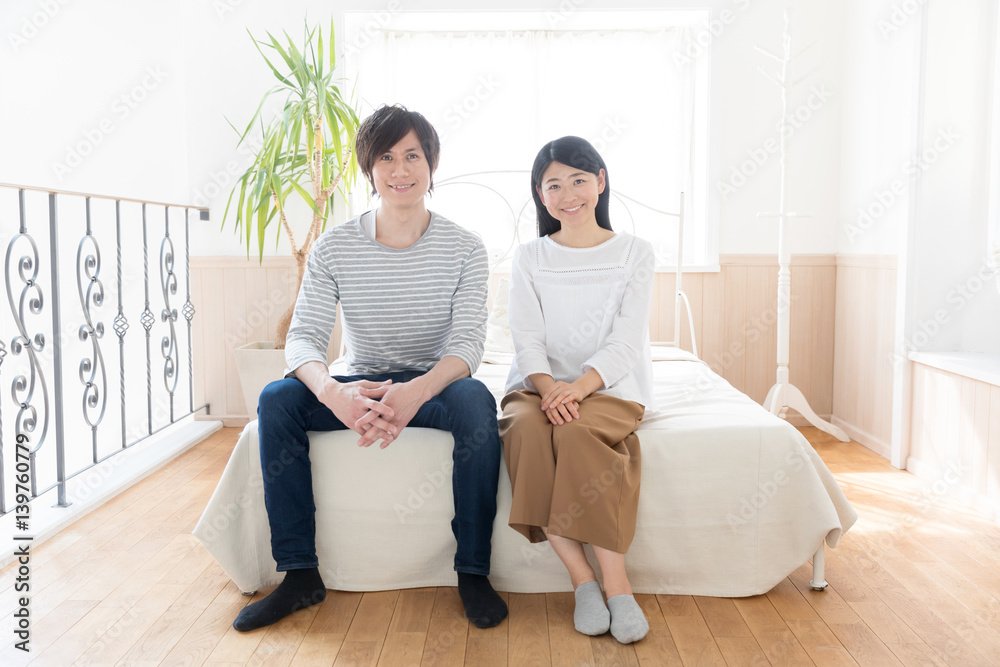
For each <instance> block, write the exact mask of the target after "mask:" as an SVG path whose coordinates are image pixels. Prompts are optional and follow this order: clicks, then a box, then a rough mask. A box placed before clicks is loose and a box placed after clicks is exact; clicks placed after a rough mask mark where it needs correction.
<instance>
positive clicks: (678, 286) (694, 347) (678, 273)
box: [340, 170, 828, 591]
mask: <svg viewBox="0 0 1000 667" xmlns="http://www.w3.org/2000/svg"><path fill="white" fill-rule="evenodd" d="M494 174H530V172H528V171H527V170H523V171H522V170H504V171H479V172H473V173H468V174H461V175H458V176H453V177H451V178H447V179H443V180H441V181H439V182H438V183H437V188H438V189H439V190H440V188H441V187H442V186H447V185H473V186H477V187H482V188H486V189H487V190H490V191H492V192H493V193H495V194H496V195H497V196H499V197H500V198H501V199H502V200H503V202H504V203H505V204H506V206H507V208H508V210H509V211H510V214H511V218H512V227H513V228H514V230H515V233H514V238H513V242H512V244H511V247H510V248H509V249H508V251H507V252H510V251H511V250H512V249H513V247H514V243H516V241H517V231H516V230H517V220H518V218H519V217H520V216H521V214H522V213H523V212H524V209H525V208H526V207H527V206H528V205H529V204H532V203H533V200H531V199H529V200H528V201H527V202H525V204H524V205H523V206H522V207H521V209H520V210H519V211H518V212H517V213H514V207H513V206H511V204H510V202H509V201H508V200H507V198H506V197H505V196H504V195H503V194H502V193H501V192H500V191H498V190H497V189H496V188H493V187H490V186H489V185H485V184H483V183H478V182H476V181H473V180H468V179H470V178H472V177H474V176H486V175H494ZM612 196H614V197H616V198H617V199H618V200H619V201H621V202H622V204H623V205H624V206H625V208H626V210H628V204H627V203H626V202H625V201H624V200H628V201H631V202H633V203H635V204H638V205H639V206H643V207H645V208H648V209H650V210H652V211H655V212H656V213H660V214H662V215H666V216H668V217H672V218H676V219H677V267H676V270H675V273H674V275H675V277H676V279H675V289H674V335H673V339H672V340H668V341H655V342H653V343H652V345H654V346H657V347H676V348H678V349H680V347H681V306H682V304H683V306H684V310H685V312H686V313H687V323H688V332H689V335H690V336H691V352H692V353H693V354H694V355H695V356H696V357H697V356H698V341H697V338H696V337H695V331H694V317H693V315H692V312H691V302H690V300H689V299H688V296H687V294H686V293H685V292H684V282H683V280H684V268H683V264H684V262H683V253H684V212H685V211H684V192H681V193H679V195H678V203H677V208H678V210H677V211H676V212H671V211H661V210H658V209H654V208H652V207H651V206H648V205H647V204H644V203H642V202H640V201H637V200H635V199H632V198H631V197H628V196H626V195H622V194H619V193H615V192H612ZM629 215H631V212H630V211H629ZM493 268H494V267H491V269H490V271H491V272H492V271H493ZM343 340H344V339H343V338H342V339H341V349H340V355H341V356H343V354H344V351H345V348H344V342H343ZM699 358H700V357H699ZM825 547H826V542H825V540H824V541H823V542H821V543H820V545H819V548H818V549H817V550H816V553H814V554H813V562H812V567H813V576H812V579H810V581H809V585H810V586H811V587H812V589H813V590H814V591H824V590H826V588H827V586H828V583H827V581H826V579H825Z"/></svg>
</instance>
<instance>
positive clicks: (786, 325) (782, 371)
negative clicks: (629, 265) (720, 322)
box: [756, 6, 850, 442]
mask: <svg viewBox="0 0 1000 667" xmlns="http://www.w3.org/2000/svg"><path fill="white" fill-rule="evenodd" d="M791 14H792V9H791V6H789V7H787V8H786V9H785V13H784V18H785V32H784V35H783V38H782V47H783V53H782V55H781V56H777V55H775V54H773V53H771V52H770V51H768V50H766V49H763V48H761V47H760V46H757V47H756V49H757V51H759V52H761V53H763V54H764V55H766V56H768V57H770V58H773V59H774V60H776V61H777V62H778V63H780V64H781V72H780V73H779V74H778V75H777V76H772V75H770V74H768V73H767V72H766V71H764V69H763V68H761V67H759V66H758V68H757V69H758V70H760V72H761V74H763V75H764V76H766V77H767V78H768V79H770V80H771V81H773V82H774V83H775V84H777V86H778V89H779V90H780V91H781V118H782V127H788V122H789V118H788V95H789V93H790V92H791V91H792V90H794V89H795V87H796V86H797V85H798V84H799V83H801V82H802V80H803V79H805V78H807V77H808V76H810V75H811V74H813V73H814V72H815V71H816V69H819V68H816V69H814V70H812V71H810V72H809V73H808V74H805V75H803V76H801V77H799V78H798V79H795V80H794V81H793V80H790V78H789V77H790V71H789V70H790V66H791V62H792V59H793V57H798V56H800V55H801V54H802V53H803V52H804V51H805V50H806V49H808V48H810V47H811V46H813V44H815V42H812V43H810V44H809V45H807V46H805V47H803V48H802V49H800V50H799V51H798V52H797V53H795V54H794V55H793V54H792V19H791ZM820 67H822V65H821V66H820ZM779 155H780V158H781V184H780V194H779V199H778V212H777V213H758V214H757V217H759V218H777V219H778V373H777V382H776V383H775V385H774V386H773V387H771V389H770V390H769V391H768V392H767V398H765V399H764V407H765V408H766V409H767V410H768V411H770V412H771V414H775V415H778V416H779V417H781V418H782V419H784V418H785V416H786V414H787V412H788V408H792V409H793V410H795V411H797V412H798V413H799V414H801V415H802V416H803V417H805V418H806V419H807V420H808V421H809V423H810V424H812V425H813V426H815V427H816V428H818V429H820V430H822V431H825V432H827V433H829V434H830V435H832V436H834V437H835V438H837V439H839V440H842V441H844V442H847V441H848V440H850V438H848V437H847V434H846V433H844V431H843V430H842V429H840V428H838V427H836V426H834V425H833V424H831V423H829V422H826V421H824V420H822V419H820V418H819V416H818V415H817V414H816V413H815V412H814V411H813V409H812V408H811V407H809V401H807V400H806V397H805V396H804V395H803V394H802V392H801V391H800V390H799V389H798V387H796V386H795V385H793V384H792V383H791V382H789V380H788V350H789V339H790V338H791V304H792V270H791V264H792V255H791V253H790V252H789V251H788V244H787V243H786V242H785V236H786V234H785V232H786V226H787V224H788V220H789V219H791V218H806V217H809V216H808V215H807V214H803V213H796V212H794V211H788V210H787V209H786V206H785V201H786V200H785V190H786V182H785V181H786V178H785V176H786V163H787V159H786V157H787V155H786V150H785V132H782V133H781V142H780V150H779Z"/></svg>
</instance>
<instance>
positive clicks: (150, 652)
mask: <svg viewBox="0 0 1000 667" xmlns="http://www.w3.org/2000/svg"><path fill="white" fill-rule="evenodd" d="M229 583H230V582H229V577H228V576H226V574H225V572H223V571H222V568H221V567H219V566H218V565H217V564H215V562H214V561H213V562H212V563H210V564H209V565H207V566H206V567H205V568H204V569H203V570H202V572H201V573H200V574H199V576H198V578H197V579H195V580H194V581H193V582H191V584H190V585H189V586H188V587H187V589H186V590H185V591H184V593H183V594H181V596H180V598H178V599H177V600H176V601H175V602H174V603H173V604H172V605H170V607H169V608H168V609H167V610H166V611H165V612H163V614H162V615H161V616H160V617H159V619H157V622H156V623H155V624H154V625H153V626H152V627H151V628H149V629H148V630H147V631H146V632H145V634H143V636H141V637H140V638H139V639H138V640H137V641H136V642H135V644H134V645H133V646H132V648H131V649H130V650H129V652H128V653H127V654H126V655H125V657H124V661H125V662H127V663H129V664H132V663H138V662H159V661H160V660H163V659H164V658H165V657H166V656H167V654H168V653H169V652H170V650H171V649H172V648H173V647H174V645H175V644H176V643H177V642H178V641H180V639H181V637H183V636H184V634H185V633H186V632H187V631H188V630H189V629H190V628H191V626H192V625H194V623H195V621H196V620H197V619H198V617H199V616H200V615H201V614H202V613H203V612H204V611H205V609H206V608H208V606H209V605H210V604H211V603H212V601H213V600H214V599H215V598H217V597H218V596H219V594H220V593H221V592H222V590H223V589H224V588H225V587H226V585H227V584H229Z"/></svg>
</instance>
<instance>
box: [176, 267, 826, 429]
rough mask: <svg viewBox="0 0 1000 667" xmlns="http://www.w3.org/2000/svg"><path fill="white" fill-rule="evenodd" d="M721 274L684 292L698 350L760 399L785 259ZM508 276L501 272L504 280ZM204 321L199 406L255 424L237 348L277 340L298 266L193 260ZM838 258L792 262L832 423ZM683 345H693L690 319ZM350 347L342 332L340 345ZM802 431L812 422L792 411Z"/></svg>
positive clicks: (804, 386)
mask: <svg viewBox="0 0 1000 667" xmlns="http://www.w3.org/2000/svg"><path fill="white" fill-rule="evenodd" d="M720 266H721V270H720V271H719V272H713V273H689V274H686V275H685V276H684V291H685V292H686V293H687V294H688V298H689V299H690V301H691V309H692V317H693V320H694V330H695V336H696V337H697V339H698V353H699V356H700V357H701V358H702V359H704V360H705V361H706V362H708V364H709V365H710V366H711V367H712V369H713V370H714V371H715V372H717V373H718V374H720V375H721V376H722V377H724V378H726V380H728V381H729V382H730V383H731V384H732V385H733V386H734V387H736V388H737V389H739V390H740V391H743V392H745V393H746V394H748V395H749V396H750V397H751V398H753V399H754V400H755V401H758V402H763V400H764V397H765V396H766V395H767V390H768V389H769V388H770V387H771V385H772V384H774V381H775V369H776V365H777V349H776V348H777V321H778V303H777V301H778V298H777V290H778V261H777V257H776V256H774V255H727V256H723V257H721V258H720ZM497 277H499V276H498V275H495V276H494V283H495V282H496V280H495V279H496V278H497ZM191 280H192V296H191V298H192V301H194V303H195V306H196V308H198V312H199V315H200V316H199V317H197V318H195V328H194V333H193V335H194V341H195V343H194V345H195V363H194V366H195V401H196V402H210V403H211V404H212V415H211V418H212V419H220V420H222V421H223V423H224V424H225V425H226V426H242V425H244V424H246V422H247V414H246V409H245V408H244V403H243V394H242V391H241V389H240V382H239V378H238V376H237V374H236V364H235V360H234V358H233V350H234V349H235V348H237V347H239V346H241V345H244V344H246V343H249V342H252V341H256V340H270V339H272V338H273V332H274V329H275V325H276V323H277V320H278V318H279V317H280V316H281V313H282V312H284V310H285V308H286V307H287V306H288V304H289V303H291V300H292V298H293V297H294V290H295V265H294V262H293V260H292V259H291V258H290V257H289V258H285V257H273V258H270V257H269V258H265V259H264V262H263V264H259V263H258V262H257V260H256V259H251V260H245V259H243V258H234V257H192V258H191ZM836 282H837V259H836V256H834V255H796V256H795V257H794V258H793V260H792V303H791V308H792V323H791V349H790V371H791V381H792V383H793V384H795V385H796V386H797V387H799V388H800V389H801V390H802V392H803V393H804V394H805V395H806V398H807V399H809V402H810V405H811V406H812V408H813V409H814V410H815V411H816V412H817V414H819V415H820V416H821V417H823V418H824V419H830V415H831V413H832V411H833V405H834V313H835V306H836V305H837V302H836V296H837V292H836ZM674 284H675V276H674V274H673V273H658V274H657V281H656V286H655V292H654V301H653V312H652V316H651V317H650V337H651V339H652V340H666V339H670V338H672V337H673V319H674V318H673V316H674V308H673V297H672V295H673V293H674ZM683 317H684V319H683V320H682V326H681V330H682V338H681V343H682V346H683V347H685V348H686V349H691V342H690V336H689V335H688V333H687V322H686V315H685V316H683ZM339 344H340V331H339V325H338V329H337V330H336V331H335V332H334V336H333V339H332V340H331V343H330V349H331V350H336V349H337V348H338V347H339ZM790 421H791V422H792V423H793V424H796V425H804V424H805V423H806V422H805V421H804V420H803V419H801V418H800V417H799V416H798V415H794V414H791V413H790Z"/></svg>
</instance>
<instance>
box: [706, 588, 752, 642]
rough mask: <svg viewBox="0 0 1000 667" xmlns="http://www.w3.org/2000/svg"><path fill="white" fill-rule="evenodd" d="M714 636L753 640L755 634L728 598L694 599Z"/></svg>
mask: <svg viewBox="0 0 1000 667" xmlns="http://www.w3.org/2000/svg"><path fill="white" fill-rule="evenodd" d="M694 601H695V604H697V605H698V610H699V611H700V612H701V615H702V617H703V618H704V619H705V624H706V625H708V629H709V630H711V632H712V636H713V637H715V638H716V639H718V638H719V637H743V638H752V637H753V633H752V632H750V628H749V627H747V624H746V621H744V620H743V616H741V615H740V612H739V610H738V609H737V608H736V605H735V604H733V601H732V600H730V599H727V598H707V597H696V598H694Z"/></svg>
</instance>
